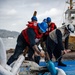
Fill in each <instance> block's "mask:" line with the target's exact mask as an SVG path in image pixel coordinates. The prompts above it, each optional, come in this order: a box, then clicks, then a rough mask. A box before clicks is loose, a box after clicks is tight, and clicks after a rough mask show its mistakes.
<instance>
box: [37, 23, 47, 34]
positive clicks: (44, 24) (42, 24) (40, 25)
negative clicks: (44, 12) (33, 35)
mask: <svg viewBox="0 0 75 75" xmlns="http://www.w3.org/2000/svg"><path fill="white" fill-rule="evenodd" d="M38 27H39V28H40V30H41V31H42V32H43V33H45V32H46V29H47V28H48V25H47V23H46V22H42V23H38Z"/></svg>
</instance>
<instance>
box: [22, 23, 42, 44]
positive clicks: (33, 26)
mask: <svg viewBox="0 0 75 75" xmlns="http://www.w3.org/2000/svg"><path fill="white" fill-rule="evenodd" d="M27 26H28V27H27V28H26V29H24V30H23V31H22V34H23V36H24V38H25V40H26V42H27V43H28V44H30V42H29V37H28V34H27V30H28V28H32V29H33V30H34V32H35V34H36V36H35V39H36V38H37V39H40V38H41V37H42V36H43V34H41V33H39V31H38V26H37V25H36V26H35V25H34V23H33V22H28V24H27Z"/></svg>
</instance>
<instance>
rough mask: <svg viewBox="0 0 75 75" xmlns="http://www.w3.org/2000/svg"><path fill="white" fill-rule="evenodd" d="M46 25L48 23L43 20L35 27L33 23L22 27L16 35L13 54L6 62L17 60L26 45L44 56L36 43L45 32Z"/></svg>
mask: <svg viewBox="0 0 75 75" xmlns="http://www.w3.org/2000/svg"><path fill="white" fill-rule="evenodd" d="M47 27H48V25H47V24H46V23H45V22H42V23H38V24H37V26H36V28H35V27H34V25H32V26H31V25H30V26H28V27H27V28H26V29H24V30H23V31H22V32H21V33H20V35H19V36H18V39H17V45H16V47H15V51H14V54H13V55H12V56H11V57H10V58H9V59H8V61H7V64H8V65H10V64H11V63H12V62H14V61H15V60H17V58H18V57H19V55H20V54H22V53H23V50H24V49H25V48H26V47H27V46H28V47H29V48H30V49H31V51H32V52H33V53H34V51H36V52H37V53H38V54H39V55H40V56H42V57H43V56H45V55H44V53H41V52H40V51H39V50H38V47H37V45H36V43H37V42H38V41H39V40H40V38H41V37H42V35H43V33H45V32H46V29H47Z"/></svg>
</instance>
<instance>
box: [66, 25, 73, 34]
mask: <svg viewBox="0 0 75 75" xmlns="http://www.w3.org/2000/svg"><path fill="white" fill-rule="evenodd" d="M66 28H67V30H68V31H69V32H70V33H74V26H73V25H72V24H68V25H66Z"/></svg>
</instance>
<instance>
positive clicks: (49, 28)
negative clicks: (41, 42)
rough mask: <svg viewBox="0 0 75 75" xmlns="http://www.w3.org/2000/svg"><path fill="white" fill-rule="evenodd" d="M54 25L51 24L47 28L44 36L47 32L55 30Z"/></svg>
mask: <svg viewBox="0 0 75 75" xmlns="http://www.w3.org/2000/svg"><path fill="white" fill-rule="evenodd" d="M55 27H56V25H55V23H53V22H52V23H51V24H50V25H49V26H48V30H47V31H46V33H45V35H49V32H51V31H53V30H54V29H55Z"/></svg>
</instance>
